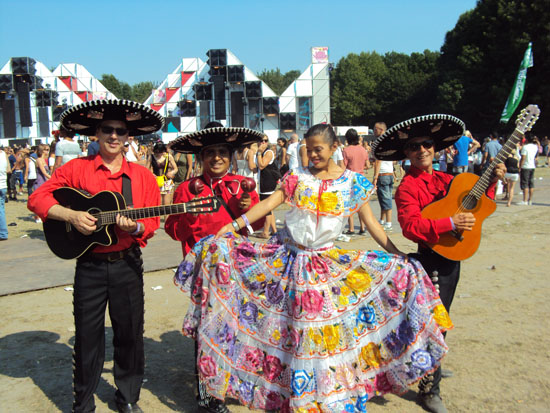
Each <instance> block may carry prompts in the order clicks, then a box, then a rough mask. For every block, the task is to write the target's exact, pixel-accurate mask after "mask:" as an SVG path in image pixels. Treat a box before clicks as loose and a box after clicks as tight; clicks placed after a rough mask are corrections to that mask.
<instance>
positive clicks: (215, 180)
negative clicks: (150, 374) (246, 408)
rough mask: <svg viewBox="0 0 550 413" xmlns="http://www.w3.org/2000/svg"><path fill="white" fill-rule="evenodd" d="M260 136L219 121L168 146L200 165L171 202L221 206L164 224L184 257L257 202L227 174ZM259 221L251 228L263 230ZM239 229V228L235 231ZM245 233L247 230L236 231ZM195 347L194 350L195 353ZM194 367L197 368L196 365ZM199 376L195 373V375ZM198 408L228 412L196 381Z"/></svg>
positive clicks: (172, 218)
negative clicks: (214, 200) (198, 200)
mask: <svg viewBox="0 0 550 413" xmlns="http://www.w3.org/2000/svg"><path fill="white" fill-rule="evenodd" d="M262 138H263V134H262V133H260V132H258V131H254V130H251V129H247V128H224V127H222V125H221V124H220V123H218V122H211V123H209V124H208V125H206V128H205V129H203V130H201V131H199V132H195V133H191V134H189V135H186V136H183V137H181V138H178V139H176V140H175V141H173V142H172V143H171V145H170V146H171V148H172V149H173V150H174V151H176V152H182V153H194V154H196V156H197V157H198V158H199V159H200V160H201V162H202V171H203V174H202V175H201V176H199V177H196V178H192V179H189V180H187V181H185V182H183V183H182V184H181V185H180V186H178V189H176V192H175V194H174V203H180V202H188V201H191V200H193V199H194V198H195V197H207V196H213V195H215V196H217V197H218V199H220V200H221V202H222V207H221V208H220V209H219V210H218V211H217V212H213V213H208V214H180V215H170V216H169V217H168V218H167V219H166V222H165V223H164V230H165V231H166V233H167V234H168V235H170V236H171V237H172V238H173V239H174V240H176V241H180V242H181V248H182V250H183V256H184V257H185V255H186V254H187V253H188V252H189V251H190V250H191V248H193V246H194V245H195V244H196V243H197V241H199V240H200V239H201V238H204V237H206V236H207V235H213V234H216V233H217V232H218V231H219V230H220V228H222V227H223V226H224V225H226V224H229V223H230V222H234V221H235V219H237V218H239V217H242V216H243V214H244V213H245V212H246V211H248V210H249V209H250V208H251V207H252V206H254V205H256V204H257V203H258V202H259V197H258V193H257V192H256V191H255V190H252V191H251V192H247V191H245V190H244V189H245V188H243V186H246V183H245V182H246V181H247V179H250V178H245V177H243V176H241V175H235V174H232V173H230V172H229V167H230V166H231V155H232V153H233V151H234V150H235V149H237V148H238V147H239V146H241V145H246V144H249V143H253V142H258V141H260V140H262ZM263 224H264V220H263V219H261V220H259V221H257V222H255V223H254V224H253V225H252V229H254V230H258V229H260V228H262V227H263ZM237 229H238V228H237ZM239 233H241V234H242V235H246V234H247V229H246V228H243V229H241V230H240V231H239ZM195 346H196V345H195ZM196 352H197V348H196V347H195V354H196ZM195 368H196V365H195ZM197 377H198V372H197ZM197 390H198V398H197V399H198V405H199V408H200V409H201V411H206V412H214V413H225V412H228V411H229V410H228V409H227V407H225V405H224V404H223V403H222V402H220V401H219V400H218V399H215V398H213V397H211V396H210V395H209V394H208V393H207V392H206V389H205V388H204V387H203V386H202V384H201V383H199V382H197Z"/></svg>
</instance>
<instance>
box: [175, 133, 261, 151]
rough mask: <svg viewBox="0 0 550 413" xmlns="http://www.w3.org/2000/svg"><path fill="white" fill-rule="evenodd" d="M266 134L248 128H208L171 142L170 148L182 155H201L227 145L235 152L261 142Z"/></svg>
mask: <svg viewBox="0 0 550 413" xmlns="http://www.w3.org/2000/svg"><path fill="white" fill-rule="evenodd" d="M263 136H264V134H263V133H262V132H260V131H257V130H253V129H248V128H233V127H229V128H225V127H215V128H206V129H202V130H200V131H197V132H193V133H190V134H188V135H185V136H181V137H179V138H177V139H175V140H173V141H172V142H170V148H171V149H173V150H174V151H176V152H182V153H200V151H202V150H203V149H204V148H206V147H207V146H212V145H221V144H226V145H229V146H231V148H232V149H233V150H235V149H237V148H238V147H240V146H243V145H247V144H249V143H254V142H259V141H261V140H262V138H263Z"/></svg>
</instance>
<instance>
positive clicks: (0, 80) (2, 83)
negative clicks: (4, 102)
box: [0, 75, 13, 92]
mask: <svg viewBox="0 0 550 413" xmlns="http://www.w3.org/2000/svg"><path fill="white" fill-rule="evenodd" d="M12 90H13V76H12V75H0V92H10V91H12Z"/></svg>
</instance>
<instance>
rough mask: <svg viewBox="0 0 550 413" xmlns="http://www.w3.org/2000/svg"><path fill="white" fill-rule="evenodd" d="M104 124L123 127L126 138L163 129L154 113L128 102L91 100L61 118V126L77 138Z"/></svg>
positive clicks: (70, 110) (93, 132)
mask: <svg viewBox="0 0 550 413" xmlns="http://www.w3.org/2000/svg"><path fill="white" fill-rule="evenodd" d="M104 120H120V121H122V122H125V123H126V127H127V128H128V131H129V132H128V133H129V135H130V136H140V135H146V134H148V133H152V132H156V131H158V130H159V129H160V128H162V126H163V125H164V118H163V117H162V115H161V114H160V113H158V112H157V111H156V110H154V109H151V108H148V107H147V106H145V105H142V104H141V103H138V102H133V101H131V100H118V99H107V100H91V101H89V102H84V103H81V104H80V105H76V106H72V107H70V108H69V109H67V110H66V111H65V112H63V113H62V114H61V118H60V122H61V125H62V126H63V127H64V128H65V129H67V130H70V131H73V132H76V133H79V134H80V135H88V136H90V135H92V136H93V135H95V133H96V128H97V126H98V125H99V124H100V123H101V122H103V121H104Z"/></svg>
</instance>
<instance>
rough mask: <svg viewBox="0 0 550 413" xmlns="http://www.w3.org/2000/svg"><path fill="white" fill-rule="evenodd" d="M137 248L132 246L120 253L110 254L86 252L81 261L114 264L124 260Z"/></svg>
mask: <svg viewBox="0 0 550 413" xmlns="http://www.w3.org/2000/svg"><path fill="white" fill-rule="evenodd" d="M137 248H138V247H137V246H135V245H134V246H132V247H130V248H127V249H125V250H120V251H111V252H87V253H86V254H84V255H83V256H82V257H81V259H84V260H87V261H107V262H116V261H120V260H122V259H124V258H125V257H126V256H127V255H128V254H130V253H131V252H132V251H134V250H136V249H137Z"/></svg>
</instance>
